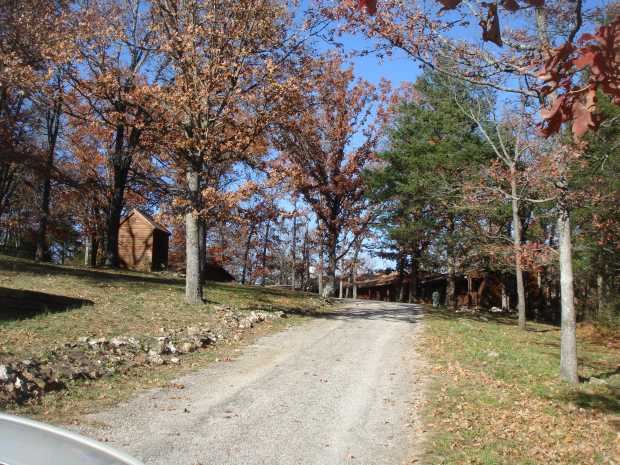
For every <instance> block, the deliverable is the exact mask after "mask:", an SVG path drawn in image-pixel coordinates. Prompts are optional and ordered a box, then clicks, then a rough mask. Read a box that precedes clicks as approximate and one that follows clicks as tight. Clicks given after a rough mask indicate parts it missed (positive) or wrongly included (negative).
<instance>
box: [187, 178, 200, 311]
mask: <svg viewBox="0 0 620 465" xmlns="http://www.w3.org/2000/svg"><path fill="white" fill-rule="evenodd" d="M187 188H188V192H189V194H190V197H191V210H190V211H188V212H187V214H186V215H185V262H186V263H185V302H186V303H188V304H191V305H196V304H200V303H202V281H201V279H200V241H201V239H202V238H201V237H200V227H199V218H198V212H199V210H200V203H199V196H200V182H199V176H198V172H197V171H195V170H194V169H193V168H191V167H190V168H188V170H187Z"/></svg>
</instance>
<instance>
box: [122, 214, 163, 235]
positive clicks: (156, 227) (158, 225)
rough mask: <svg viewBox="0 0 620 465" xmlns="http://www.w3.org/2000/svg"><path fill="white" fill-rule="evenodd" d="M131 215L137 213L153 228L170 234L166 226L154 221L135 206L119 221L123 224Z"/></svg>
mask: <svg viewBox="0 0 620 465" xmlns="http://www.w3.org/2000/svg"><path fill="white" fill-rule="evenodd" d="M132 215H138V216H139V217H140V218H143V219H144V221H146V222H147V223H148V224H149V225H150V226H152V228H153V229H158V230H159V231H162V232H165V233H166V234H171V232H170V231H168V228H166V227H165V226H164V225H162V224H161V223H158V222H157V221H155V220H154V219H153V217H152V216H151V215H148V214H146V213H144V212H142V211H140V210H138V209H137V208H134V209H133V210H131V213H130V214H129V215H127V216H126V217H125V218H124V219H123V221H121V224H123V223H124V222H125V221H127V220H128V219H129V218H131V216H132Z"/></svg>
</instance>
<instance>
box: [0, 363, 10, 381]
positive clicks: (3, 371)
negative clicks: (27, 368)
mask: <svg viewBox="0 0 620 465" xmlns="http://www.w3.org/2000/svg"><path fill="white" fill-rule="evenodd" d="M8 380H9V370H8V369H7V367H6V365H0V381H8Z"/></svg>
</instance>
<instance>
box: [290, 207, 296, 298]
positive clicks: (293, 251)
mask: <svg viewBox="0 0 620 465" xmlns="http://www.w3.org/2000/svg"><path fill="white" fill-rule="evenodd" d="M296 249H297V216H295V217H293V241H292V245H291V255H292V256H291V264H292V266H291V289H292V290H295V281H296V280H297V276H296V272H297V270H296V269H295V267H296V266H297V263H296V259H297V255H296V252H297V250H296Z"/></svg>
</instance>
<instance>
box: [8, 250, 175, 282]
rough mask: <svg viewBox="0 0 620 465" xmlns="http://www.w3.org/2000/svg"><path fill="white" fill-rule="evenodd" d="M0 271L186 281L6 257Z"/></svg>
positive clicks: (109, 280) (82, 276) (92, 278)
mask: <svg viewBox="0 0 620 465" xmlns="http://www.w3.org/2000/svg"><path fill="white" fill-rule="evenodd" d="M0 271H12V272H17V273H32V274H55V275H65V276H73V277H76V278H84V279H86V280H92V281H99V282H100V281H106V282H116V281H124V282H127V281H129V282H135V283H153V284H166V285H181V284H183V283H184V280H183V279H181V278H164V277H159V276H146V275H144V274H137V273H136V274H134V273H133V272H131V271H125V270H118V271H116V270H110V271H107V270H93V269H86V268H79V267H70V266H61V265H54V264H52V263H35V262H30V261H26V260H16V259H7V258H5V257H0Z"/></svg>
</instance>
